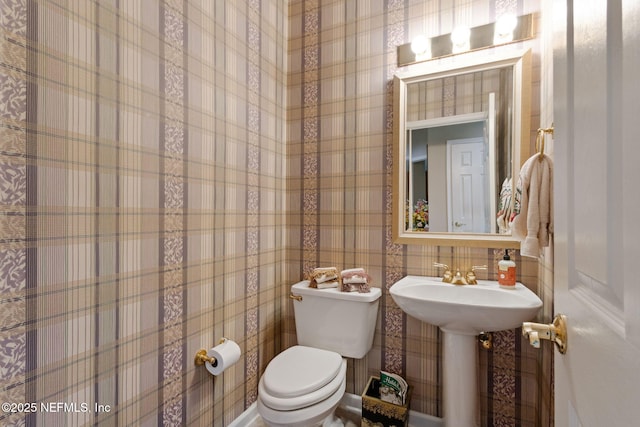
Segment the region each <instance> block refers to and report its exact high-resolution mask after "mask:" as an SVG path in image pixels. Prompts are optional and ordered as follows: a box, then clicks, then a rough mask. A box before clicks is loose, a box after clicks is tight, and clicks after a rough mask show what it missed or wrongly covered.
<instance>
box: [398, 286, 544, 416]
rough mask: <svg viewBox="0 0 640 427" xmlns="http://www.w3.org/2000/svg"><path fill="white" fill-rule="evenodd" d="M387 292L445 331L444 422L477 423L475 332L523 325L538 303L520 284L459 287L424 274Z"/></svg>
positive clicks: (407, 309) (409, 311) (403, 306)
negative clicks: (509, 286)
mask: <svg viewBox="0 0 640 427" xmlns="http://www.w3.org/2000/svg"><path fill="white" fill-rule="evenodd" d="M389 292H390V293H391V297H392V298H393V300H394V301H395V302H396V304H398V306H400V308H401V309H402V311H404V312H405V313H407V314H409V315H410V316H413V317H416V318H418V319H420V320H422V321H424V322H428V323H431V324H432V325H436V326H439V327H440V329H441V330H442V332H443V333H442V361H443V363H442V387H443V401H444V402H443V403H444V405H443V413H444V424H445V426H446V427H459V426H465V427H471V426H478V425H479V423H478V419H477V417H476V415H477V411H476V409H477V407H478V406H477V405H478V403H477V402H478V396H477V390H478V386H477V377H478V373H477V369H476V368H477V366H476V360H477V359H476V357H477V352H478V342H477V339H476V335H478V334H479V333H480V332H494V331H499V330H503V329H513V328H517V327H519V326H522V322H526V321H529V320H532V319H533V318H534V317H535V315H536V313H537V312H538V310H540V307H542V301H541V300H540V298H538V296H537V295H536V294H534V293H533V292H531V291H530V290H529V289H528V288H527V287H526V286H524V285H522V284H521V283H516V287H515V289H502V288H501V287H500V286H499V285H498V282H494V281H490V280H479V281H478V284H477V285H462V286H459V285H452V284H451V283H444V282H443V281H442V279H441V278H439V277H424V276H406V277H404V278H403V279H401V280H399V281H398V282H396V283H394V284H393V286H391V288H390V289H389Z"/></svg>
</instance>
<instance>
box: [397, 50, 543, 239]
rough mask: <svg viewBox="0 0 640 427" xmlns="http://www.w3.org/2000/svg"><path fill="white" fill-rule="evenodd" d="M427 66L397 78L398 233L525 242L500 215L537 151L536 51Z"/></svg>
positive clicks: (408, 236)
mask: <svg viewBox="0 0 640 427" xmlns="http://www.w3.org/2000/svg"><path fill="white" fill-rule="evenodd" d="M457 63H459V61H458V62H457ZM421 70H422V71H416V70H413V72H405V73H401V74H398V75H397V76H396V77H395V79H394V111H395V112H396V113H397V115H396V116H395V117H396V120H394V224H393V228H394V238H395V240H396V241H397V242H399V243H417V244H443V243H445V244H447V245H463V246H468V245H485V244H491V245H492V246H494V247H518V246H519V244H518V242H517V241H515V240H514V239H512V238H511V237H510V236H509V231H508V227H505V226H504V225H505V224H504V222H501V221H498V220H497V218H498V217H499V216H500V214H501V213H503V212H504V209H503V208H505V206H502V205H501V203H502V204H504V201H505V200H506V199H505V198H504V195H505V193H508V192H509V191H511V187H510V185H511V183H512V182H513V181H514V180H513V177H517V175H518V173H519V168H520V165H521V164H522V162H523V161H524V160H525V159H526V158H527V157H528V155H529V149H528V146H529V144H528V138H529V120H530V118H529V115H530V106H529V105H530V92H531V87H530V86H531V77H530V53H529V52H528V51H527V52H525V53H522V52H520V53H518V54H513V53H512V54H506V55H503V56H501V57H499V58H497V57H495V56H494V57H492V60H491V61H490V62H487V61H486V60H476V62H475V63H470V62H467V63H466V65H465V66H464V67H453V66H452V67H446V66H432V67H431V70H426V71H425V69H424V68H421ZM501 193H502V196H503V197H501ZM506 208H507V209H509V208H510V205H509V203H508V202H507V206H506Z"/></svg>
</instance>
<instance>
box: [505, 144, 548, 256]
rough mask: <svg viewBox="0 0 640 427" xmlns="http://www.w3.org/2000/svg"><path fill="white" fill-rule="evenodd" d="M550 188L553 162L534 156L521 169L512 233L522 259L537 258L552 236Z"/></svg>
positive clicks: (544, 157)
mask: <svg viewBox="0 0 640 427" xmlns="http://www.w3.org/2000/svg"><path fill="white" fill-rule="evenodd" d="M541 156H542V157H541ZM552 187H553V162H552V161H551V158H550V157H549V156H546V155H544V154H535V155H534V156H532V157H531V158H530V159H529V160H527V161H526V162H525V163H524V165H522V169H521V170H520V176H519V178H518V185H517V187H516V194H515V198H516V200H515V206H514V212H513V219H512V220H511V233H512V235H513V236H514V237H515V238H517V239H519V240H520V241H521V242H522V244H521V246H520V254H521V255H523V256H528V257H533V258H538V257H539V256H540V250H541V248H543V247H545V246H549V234H550V233H552V232H553V197H552V195H551V189H552Z"/></svg>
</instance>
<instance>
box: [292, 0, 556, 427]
mask: <svg viewBox="0 0 640 427" xmlns="http://www.w3.org/2000/svg"><path fill="white" fill-rule="evenodd" d="M539 7H540V5H539V2H537V1H526V0H450V1H424V0H360V1H347V0H334V1H328V2H324V1H322V2H321V1H313V0H298V1H292V2H291V5H290V15H289V19H290V31H291V33H290V39H289V43H290V47H289V61H290V63H289V75H288V76H289V84H288V85H287V86H288V89H289V92H288V93H289V97H288V99H287V137H288V144H287V150H288V151H287V164H288V169H289V176H288V181H287V204H288V207H289V208H288V216H287V227H288V229H289V232H290V233H289V235H288V240H287V242H288V247H289V250H288V252H287V263H288V264H287V265H288V276H295V275H296V274H300V271H302V272H303V273H307V272H309V271H310V270H311V269H312V268H314V267H316V266H330V265H331V266H336V267H338V268H350V267H364V268H366V270H367V271H368V272H369V274H370V275H371V276H372V277H373V285H374V286H379V287H381V288H382V289H383V291H384V292H383V297H382V302H381V311H380V314H379V318H378V327H377V331H376V336H375V342H374V349H373V351H372V352H370V353H369V355H368V356H367V357H366V358H365V359H363V360H355V361H350V362H349V371H348V377H347V378H348V391H349V392H351V393H356V394H360V393H361V392H362V389H363V388H364V386H365V385H366V381H367V379H368V377H369V376H370V375H374V374H377V373H378V372H379V370H380V369H385V370H389V371H392V372H396V373H399V374H402V375H404V376H405V377H406V378H408V380H409V382H410V384H412V385H413V386H414V392H413V399H412V402H411V406H412V408H413V409H415V410H417V411H420V412H424V413H427V414H432V415H437V416H441V415H442V408H441V401H442V390H441V378H440V374H439V372H440V365H441V363H442V360H441V348H440V335H439V331H438V330H437V328H435V327H433V326H431V325H427V324H424V323H422V322H419V321H417V320H416V319H413V318H411V317H408V316H406V315H405V314H404V313H403V312H402V311H401V310H400V309H399V308H398V307H397V306H396V305H395V304H394V302H393V300H392V299H391V297H390V296H389V293H388V288H389V287H390V286H391V285H392V284H393V283H394V282H395V281H397V280H399V279H400V278H401V277H403V276H404V275H406V274H423V275H437V271H436V270H435V269H434V268H433V267H432V264H433V262H434V261H440V262H444V263H447V264H450V265H452V264H454V265H481V264H487V265H489V271H488V272H487V274H488V276H489V277H495V272H496V269H497V262H498V261H499V260H500V259H501V258H502V251H500V250H497V249H492V248H487V249H464V248H458V249H456V248H451V247H426V246H425V247H423V246H412V245H407V246H403V245H397V244H395V243H394V242H393V240H392V237H391V196H392V191H393V189H392V182H393V180H392V166H393V165H392V157H393V156H392V148H393V145H392V144H393V135H392V129H393V120H396V119H397V118H396V116H395V115H394V112H393V109H392V79H393V75H394V73H395V72H396V71H397V66H396V47H397V46H398V45H400V44H403V43H407V42H409V41H410V40H411V39H412V38H413V37H414V36H415V35H417V34H420V33H424V34H426V35H427V36H434V35H439V34H445V33H449V32H451V30H452V29H453V28H454V26H455V25H458V24H467V25H470V26H475V25H481V24H485V23H488V22H492V21H494V20H495V18H496V17H497V16H500V15H501V14H502V13H504V12H513V13H516V14H525V13H531V12H539ZM520 47H521V48H525V47H526V48H531V49H532V50H533V51H534V81H535V85H534V88H533V94H534V99H535V97H537V96H539V85H540V76H539V61H540V51H539V49H540V48H539V41H538V40H533V41H529V42H526V43H523V45H522V46H520ZM480 54H481V55H487V54H489V55H490V54H491V51H483V52H481V53H480ZM453 86H454V87H451V88H450V89H451V90H449V91H443V92H446V93H447V94H448V95H449V96H451V99H447V100H445V102H448V103H452V102H453V101H454V100H455V97H456V89H457V88H456V87H455V84H454V85H453ZM445 96H447V95H445ZM533 104H534V105H532V106H531V108H532V112H533V117H532V128H533V129H535V128H537V124H538V121H539V109H540V106H539V105H538V103H537V102H534V103H533ZM533 137H534V135H533V134H532V138H533ZM532 141H533V139H532ZM514 256H515V259H516V262H517V263H518V264H519V279H520V280H521V281H522V282H523V283H525V284H526V285H528V286H530V287H531V288H532V289H534V290H535V291H537V292H538V293H539V294H540V295H541V296H543V297H544V299H545V301H546V302H547V303H548V304H549V306H550V304H551V303H550V298H551V290H549V288H548V287H546V286H543V283H542V277H541V274H540V272H541V271H542V272H543V273H544V278H545V279H546V280H550V275H549V274H548V271H550V267H549V265H548V263H549V261H548V260H549V259H550V258H547V261H544V260H542V262H541V263H538V262H537V261H535V260H531V259H527V258H521V257H520V256H519V254H518V253H515V254H514ZM545 292H547V293H546V294H545ZM284 316H285V320H286V323H285V331H284V334H283V339H284V345H285V346H286V345H291V344H293V343H294V342H295V326H294V321H293V313H292V311H291V310H290V307H289V306H285V314H284ZM547 353H548V354H547ZM547 353H546V352H545V351H542V352H541V351H536V350H532V349H530V348H529V345H528V343H525V342H523V341H522V339H521V338H520V331H519V330H513V331H506V332H501V333H497V334H495V348H494V350H493V351H491V352H486V351H483V352H481V353H480V360H479V364H480V367H481V369H480V371H481V378H480V387H481V390H480V392H481V420H482V425H483V426H515V425H523V426H525V425H526V426H547V425H551V424H552V417H553V410H552V409H550V406H551V405H552V400H551V399H552V398H551V397H550V396H551V393H548V391H549V390H550V389H551V388H552V385H551V378H550V377H548V376H546V375H544V374H543V367H544V368H549V366H548V361H549V360H550V355H551V356H552V353H551V352H547ZM545 392H547V393H548V394H544V393H545Z"/></svg>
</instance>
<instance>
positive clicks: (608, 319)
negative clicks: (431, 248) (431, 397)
mask: <svg viewBox="0 0 640 427" xmlns="http://www.w3.org/2000/svg"><path fill="white" fill-rule="evenodd" d="M565 5H566V6H567V7H566V9H565V7H564V6H565ZM554 9H555V10H554V11H553V13H554V21H555V24H554V26H555V29H554V32H555V34H554V37H553V38H554V60H553V67H554V70H553V74H554V89H553V90H554V99H553V103H554V122H555V137H554V150H555V151H554V153H555V155H554V158H555V169H554V176H555V184H556V185H555V206H556V210H555V216H554V218H555V245H554V250H555V254H554V299H555V304H554V311H555V312H556V313H563V314H565V315H566V316H567V323H568V339H567V341H568V349H567V353H566V354H565V355H561V354H560V353H559V352H558V351H556V353H555V425H556V426H558V427H563V426H571V427H573V426H576V427H577V426H584V427H588V426H594V427H600V426H610V427H613V426H620V427H627V426H637V425H640V202H639V200H640V127H639V125H640V83H639V82H640V77H639V76H640V71H639V70H640V41H639V36H638V34H640V33H639V32H638V28H640V2H638V1H637V0H626V1H624V0H623V1H622V2H620V0H618V1H604V0H580V1H579V2H578V1H575V0H573V1H571V0H569V1H566V2H563V1H555V2H554Z"/></svg>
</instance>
